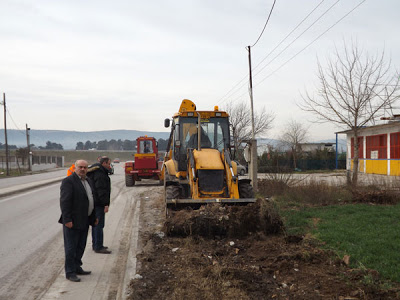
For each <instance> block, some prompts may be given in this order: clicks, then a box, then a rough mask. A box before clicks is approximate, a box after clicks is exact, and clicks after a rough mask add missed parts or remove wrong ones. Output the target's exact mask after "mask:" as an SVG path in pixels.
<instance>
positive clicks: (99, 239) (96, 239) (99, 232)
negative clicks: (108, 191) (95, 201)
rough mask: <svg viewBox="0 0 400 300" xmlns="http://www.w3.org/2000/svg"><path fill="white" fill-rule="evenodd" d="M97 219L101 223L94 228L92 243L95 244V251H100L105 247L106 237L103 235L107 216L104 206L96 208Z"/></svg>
mask: <svg viewBox="0 0 400 300" xmlns="http://www.w3.org/2000/svg"><path fill="white" fill-rule="evenodd" d="M95 210H96V218H98V219H99V223H98V224H97V226H94V227H92V243H93V250H100V249H101V248H103V247H104V245H103V242H104V235H103V228H104V225H105V221H106V220H105V219H106V214H105V213H104V207H103V206H96V207H95Z"/></svg>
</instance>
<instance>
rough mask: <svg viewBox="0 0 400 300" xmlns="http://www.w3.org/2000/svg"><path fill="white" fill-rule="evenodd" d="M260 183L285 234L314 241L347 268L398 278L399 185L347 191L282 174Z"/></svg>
mask: <svg viewBox="0 0 400 300" xmlns="http://www.w3.org/2000/svg"><path fill="white" fill-rule="evenodd" d="M259 187H260V192H261V194H262V195H263V197H267V198H269V199H270V201H271V202H272V203H274V205H275V206H276V207H277V209H278V211H279V214H280V215H281V217H282V219H283V221H284V225H285V230H286V234H287V235H288V236H301V237H303V238H305V239H309V240H313V241H315V242H316V243H317V244H318V246H319V247H321V248H323V249H329V250H332V251H333V252H334V253H335V254H336V255H337V256H338V257H339V258H341V259H343V260H344V261H345V262H346V263H347V264H349V265H350V267H351V268H358V269H365V268H367V269H374V270H376V271H377V272H378V273H379V274H381V275H382V276H383V277H384V278H385V279H388V280H392V281H396V282H400V251H398V248H399V245H400V236H399V234H398V233H399V232H400V219H399V215H400V192H399V187H398V186H392V185H385V184H383V183H379V184H377V183H373V182H372V183H368V184H366V185H362V186H359V188H357V189H351V188H348V187H346V186H340V185H328V184H327V183H323V182H308V183H305V182H299V181H295V180H294V179H292V177H291V175H290V174H284V175H271V176H270V178H268V179H266V180H262V181H261V182H260V184H259ZM364 279H365V280H367V281H368V278H364Z"/></svg>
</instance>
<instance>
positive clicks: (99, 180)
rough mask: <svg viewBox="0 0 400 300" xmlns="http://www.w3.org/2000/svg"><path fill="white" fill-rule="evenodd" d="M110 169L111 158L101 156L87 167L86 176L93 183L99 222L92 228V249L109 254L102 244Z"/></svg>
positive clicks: (108, 195) (107, 203) (108, 196)
mask: <svg viewBox="0 0 400 300" xmlns="http://www.w3.org/2000/svg"><path fill="white" fill-rule="evenodd" d="M110 169H111V159H110V158H108V157H107V156H102V157H101V158H100V161H99V162H98V163H95V164H94V165H92V166H90V167H89V170H88V173H87V175H88V177H90V178H91V179H92V181H93V183H94V187H95V192H96V197H97V202H96V205H95V211H96V216H97V217H98V218H99V224H98V225H97V226H96V227H93V228H92V242H93V250H94V251H95V252H96V253H102V254H110V253H111V251H110V250H108V249H107V248H108V247H105V246H104V244H103V243H104V233H103V231H104V230H103V229H104V225H105V218H106V213H107V212H108V208H109V206H110V195H111V181H110V177H109V176H108V174H109V172H110Z"/></svg>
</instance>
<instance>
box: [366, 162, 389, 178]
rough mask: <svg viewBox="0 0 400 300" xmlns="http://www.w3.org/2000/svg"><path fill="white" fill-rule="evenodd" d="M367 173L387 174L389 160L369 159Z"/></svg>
mask: <svg viewBox="0 0 400 300" xmlns="http://www.w3.org/2000/svg"><path fill="white" fill-rule="evenodd" d="M365 173H367V174H382V175H386V174H387V160H386V159H382V160H375V159H373V160H372V159H367V165H366V172H365Z"/></svg>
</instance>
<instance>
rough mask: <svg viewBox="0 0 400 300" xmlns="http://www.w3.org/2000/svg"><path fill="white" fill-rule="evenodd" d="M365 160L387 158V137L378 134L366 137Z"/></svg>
mask: <svg viewBox="0 0 400 300" xmlns="http://www.w3.org/2000/svg"><path fill="white" fill-rule="evenodd" d="M367 158H372V159H384V158H387V135H386V134H378V135H371V136H367Z"/></svg>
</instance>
